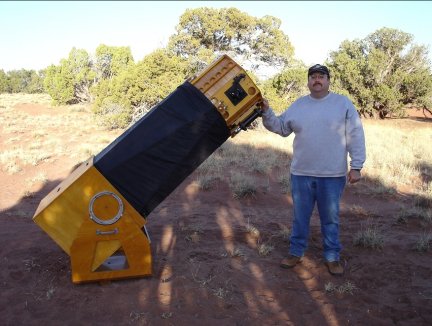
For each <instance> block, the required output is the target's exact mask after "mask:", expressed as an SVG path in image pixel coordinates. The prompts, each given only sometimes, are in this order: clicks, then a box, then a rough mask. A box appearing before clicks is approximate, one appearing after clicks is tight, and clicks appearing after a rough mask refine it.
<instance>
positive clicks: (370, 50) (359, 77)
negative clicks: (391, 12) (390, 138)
mask: <svg viewBox="0 0 432 326" xmlns="http://www.w3.org/2000/svg"><path fill="white" fill-rule="evenodd" d="M412 40H413V37H412V35H411V34H407V33H405V32H402V31H399V30H397V29H391V28H386V27H384V28H381V29H379V30H377V31H375V32H374V33H372V34H370V35H368V36H367V37H366V38H365V39H363V40H354V41H344V42H342V44H341V45H340V47H339V49H338V50H337V51H333V52H331V54H330V62H329V63H328V65H329V67H330V69H331V71H332V74H333V76H334V79H335V81H336V85H338V86H339V87H340V88H343V89H346V90H347V91H348V93H349V94H350V97H351V99H352V100H353V101H354V103H355V104H356V105H357V107H358V108H359V111H360V113H361V114H362V115H364V116H370V117H375V116H379V117H380V118H386V117H389V116H403V115H404V109H405V107H406V106H407V105H412V106H416V107H426V108H427V107H430V106H431V104H432V103H431V98H432V77H431V74H430V63H429V62H428V60H427V54H428V51H427V49H426V48H425V47H424V46H420V45H416V44H413V43H412Z"/></svg>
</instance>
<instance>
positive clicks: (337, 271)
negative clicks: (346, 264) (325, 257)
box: [325, 261, 344, 276]
mask: <svg viewBox="0 0 432 326" xmlns="http://www.w3.org/2000/svg"><path fill="white" fill-rule="evenodd" d="M325 264H326V266H327V268H328V271H329V273H330V274H332V275H338V276H339V275H343V273H344V268H343V266H342V265H341V264H340V262H339V261H327V262H326V263H325Z"/></svg>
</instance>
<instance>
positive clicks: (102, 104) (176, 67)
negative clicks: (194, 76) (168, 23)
mask: <svg viewBox="0 0 432 326" xmlns="http://www.w3.org/2000/svg"><path fill="white" fill-rule="evenodd" d="M187 70H188V65H187V61H186V60H184V59H181V58H179V57H176V56H173V55H172V54H170V53H168V52H167V51H165V50H163V49H159V50H156V51H154V52H153V53H151V54H149V55H147V56H146V57H145V58H144V59H143V60H142V61H140V62H138V63H137V64H135V65H130V66H128V68H127V69H125V70H123V71H121V72H120V73H119V75H118V76H113V77H112V79H109V80H108V79H105V80H103V81H101V82H100V83H99V84H98V85H96V86H95V87H94V89H93V93H94V94H95V96H96V100H95V102H94V106H93V110H94V112H95V113H96V114H98V115H103V114H104V112H107V109H106V107H107V106H108V107H112V106H113V105H117V110H116V112H117V116H118V119H117V120H119V121H118V122H117V123H116V125H118V126H119V127H126V126H127V125H128V124H129V123H130V122H131V119H132V113H133V111H134V109H135V108H142V107H143V106H144V107H146V108H151V107H153V106H155V105H156V104H158V103H159V102H160V101H162V100H163V99H164V98H165V97H166V96H168V95H169V94H170V93H171V92H172V91H174V89H175V88H176V87H177V86H178V85H179V84H181V83H183V82H184V80H185V78H186V72H187ZM118 106H120V107H122V109H121V110H119V109H118ZM108 111H110V110H108ZM110 112H112V111H110ZM113 119H114V120H116V118H114V117H112V116H111V118H110V121H109V123H112V122H113V121H114V120H113Z"/></svg>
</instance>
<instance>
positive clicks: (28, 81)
mask: <svg viewBox="0 0 432 326" xmlns="http://www.w3.org/2000/svg"><path fill="white" fill-rule="evenodd" d="M41 75H42V72H39V73H37V72H36V71H35V70H26V69H20V70H12V71H9V72H7V73H5V72H4V71H3V70H0V93H28V94H35V93H42V92H43V90H44V89H43V79H42V77H41Z"/></svg>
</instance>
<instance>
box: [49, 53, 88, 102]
mask: <svg viewBox="0 0 432 326" xmlns="http://www.w3.org/2000/svg"><path fill="white" fill-rule="evenodd" d="M94 79H95V72H94V71H93V70H92V62H91V60H90V56H89V54H88V53H87V51H85V50H82V49H76V48H72V50H71V51H70V53H69V57H68V59H62V60H61V61H60V65H59V66H55V65H51V66H49V67H48V68H47V70H46V76H45V79H44V86H45V90H46V91H47V93H48V94H49V95H50V96H51V98H52V99H53V102H54V104H74V103H79V102H90V101H91V100H92V98H91V95H90V87H91V85H92V84H93V82H94Z"/></svg>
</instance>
